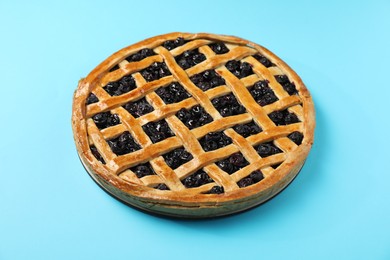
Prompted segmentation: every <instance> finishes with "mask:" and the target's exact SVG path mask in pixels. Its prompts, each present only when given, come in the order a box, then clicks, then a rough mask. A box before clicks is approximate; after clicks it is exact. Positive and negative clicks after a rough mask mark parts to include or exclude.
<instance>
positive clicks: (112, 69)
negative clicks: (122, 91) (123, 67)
mask: <svg viewBox="0 0 390 260" xmlns="http://www.w3.org/2000/svg"><path fill="white" fill-rule="evenodd" d="M117 69H119V65H118V64H116V65H115V66H114V67H112V68H111V69H110V70H109V71H110V72H113V71H114V70H117Z"/></svg>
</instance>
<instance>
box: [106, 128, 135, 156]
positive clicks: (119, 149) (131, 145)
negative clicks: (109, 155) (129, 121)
mask: <svg viewBox="0 0 390 260" xmlns="http://www.w3.org/2000/svg"><path fill="white" fill-rule="evenodd" d="M108 145H109V146H110V147H111V150H112V151H113V152H114V153H115V154H116V155H123V154H127V153H132V152H135V151H137V150H139V149H141V146H140V145H139V144H138V143H137V142H136V141H135V140H134V139H133V137H132V136H131V134H130V133H129V132H127V131H126V132H123V133H122V134H121V135H120V136H118V137H117V138H113V139H111V140H108Z"/></svg>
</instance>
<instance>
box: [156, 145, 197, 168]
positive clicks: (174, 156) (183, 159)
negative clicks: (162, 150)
mask: <svg viewBox="0 0 390 260" xmlns="http://www.w3.org/2000/svg"><path fill="white" fill-rule="evenodd" d="M163 158H164V160H165V162H166V163H167V165H168V166H169V167H171V169H173V170H174V169H176V168H178V167H179V166H181V165H183V164H185V163H187V162H189V161H191V160H192V159H193V158H194V157H193V156H192V155H191V154H190V153H189V152H187V150H186V149H185V148H184V147H179V148H176V149H174V150H172V151H170V152H168V153H166V154H163Z"/></svg>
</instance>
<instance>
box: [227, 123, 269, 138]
mask: <svg viewBox="0 0 390 260" xmlns="http://www.w3.org/2000/svg"><path fill="white" fill-rule="evenodd" d="M233 129H234V131H236V132H237V133H238V134H240V135H242V136H243V137H245V138H246V137H248V136H250V135H255V134H258V133H260V132H261V131H262V129H261V128H260V127H259V126H258V125H257V124H256V123H255V122H253V121H252V122H249V123H247V124H241V125H235V126H233Z"/></svg>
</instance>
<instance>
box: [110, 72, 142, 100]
mask: <svg viewBox="0 0 390 260" xmlns="http://www.w3.org/2000/svg"><path fill="white" fill-rule="evenodd" d="M136 87H137V85H136V83H135V80H134V78H133V77H132V76H131V75H128V76H123V77H122V78H120V79H119V80H117V81H112V82H109V83H107V85H106V86H104V87H103V89H104V90H105V91H106V92H107V93H108V94H110V96H120V95H122V94H125V93H127V92H129V91H131V90H133V89H135V88H136Z"/></svg>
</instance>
